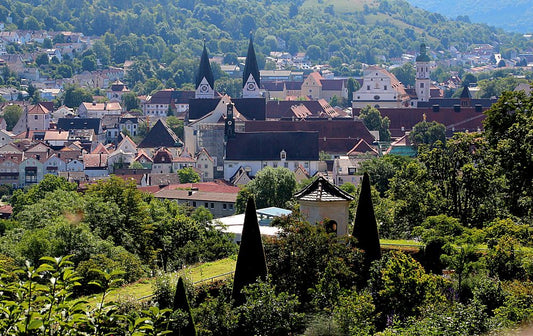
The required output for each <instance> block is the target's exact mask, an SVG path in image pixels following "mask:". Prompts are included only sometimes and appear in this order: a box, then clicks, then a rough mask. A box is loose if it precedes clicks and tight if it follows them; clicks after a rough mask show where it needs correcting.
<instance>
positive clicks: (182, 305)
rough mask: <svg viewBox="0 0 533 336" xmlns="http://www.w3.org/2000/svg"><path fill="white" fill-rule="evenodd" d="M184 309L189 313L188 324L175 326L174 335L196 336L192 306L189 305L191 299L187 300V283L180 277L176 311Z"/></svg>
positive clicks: (175, 297)
mask: <svg viewBox="0 0 533 336" xmlns="http://www.w3.org/2000/svg"><path fill="white" fill-rule="evenodd" d="M178 309H180V310H182V311H183V312H185V314H187V322H188V323H187V325H186V326H185V327H183V328H174V330H173V332H172V335H174V336H178V335H179V336H196V326H195V325H194V320H193V318H192V314H191V307H190V306H189V300H187V292H186V291H185V284H184V283H183V279H182V278H181V277H180V278H179V279H178V284H177V285H176V295H175V296H174V311H176V310H178Z"/></svg>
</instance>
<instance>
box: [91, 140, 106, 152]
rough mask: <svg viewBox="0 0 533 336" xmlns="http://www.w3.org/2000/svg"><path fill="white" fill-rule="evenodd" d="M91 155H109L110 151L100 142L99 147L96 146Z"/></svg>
mask: <svg viewBox="0 0 533 336" xmlns="http://www.w3.org/2000/svg"><path fill="white" fill-rule="evenodd" d="M91 154H109V151H108V150H107V148H106V147H105V146H104V145H102V143H101V142H99V143H98V145H96V147H95V148H94V149H93V151H92V152H91Z"/></svg>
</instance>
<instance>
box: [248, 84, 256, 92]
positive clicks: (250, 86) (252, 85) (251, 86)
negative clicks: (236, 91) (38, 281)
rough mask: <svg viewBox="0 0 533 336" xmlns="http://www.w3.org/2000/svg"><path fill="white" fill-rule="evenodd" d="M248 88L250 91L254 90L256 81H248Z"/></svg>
mask: <svg viewBox="0 0 533 336" xmlns="http://www.w3.org/2000/svg"><path fill="white" fill-rule="evenodd" d="M246 90H248V91H254V90H255V83H254V82H248V83H246Z"/></svg>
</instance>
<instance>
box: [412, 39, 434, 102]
mask: <svg viewBox="0 0 533 336" xmlns="http://www.w3.org/2000/svg"><path fill="white" fill-rule="evenodd" d="M429 62H430V59H429V56H428V55H427V50H426V45H425V44H424V43H422V44H421V45H420V55H418V56H417V58H416V80H415V86H416V87H415V91H416V95H417V97H418V101H423V102H427V101H429V97H430V85H431V81H430V78H429V73H430V72H429Z"/></svg>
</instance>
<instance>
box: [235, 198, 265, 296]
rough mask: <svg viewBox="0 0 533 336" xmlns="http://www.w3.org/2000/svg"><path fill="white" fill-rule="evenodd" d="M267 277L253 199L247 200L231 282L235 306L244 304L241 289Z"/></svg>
mask: <svg viewBox="0 0 533 336" xmlns="http://www.w3.org/2000/svg"><path fill="white" fill-rule="evenodd" d="M266 276H267V266H266V258H265V250H264V249H263V242H262V241H261V232H260V231H259V223H258V222H257V212H256V210H255V201H254V199H253V197H250V198H248V203H247V204H246V212H245V215H244V225H243V228H242V237H241V246H240V248H239V255H238V257H237V265H236V266H235V279H234V281H233V294H232V297H233V299H234V304H235V306H239V305H241V304H243V303H244V300H245V297H244V294H243V293H242V289H243V288H244V287H245V286H247V285H249V284H252V283H254V282H256V281H257V278H261V279H263V280H265V279H266Z"/></svg>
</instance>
